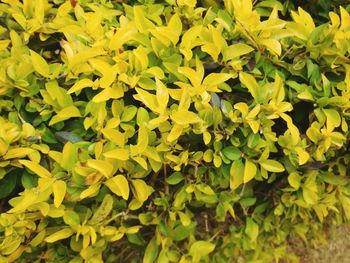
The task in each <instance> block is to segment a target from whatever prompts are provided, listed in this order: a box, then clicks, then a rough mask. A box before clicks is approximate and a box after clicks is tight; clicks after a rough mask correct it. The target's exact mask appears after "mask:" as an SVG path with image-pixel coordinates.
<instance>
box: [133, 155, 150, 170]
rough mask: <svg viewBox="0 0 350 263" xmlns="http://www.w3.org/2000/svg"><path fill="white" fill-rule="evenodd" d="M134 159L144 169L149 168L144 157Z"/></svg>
mask: <svg viewBox="0 0 350 263" xmlns="http://www.w3.org/2000/svg"><path fill="white" fill-rule="evenodd" d="M132 159H133V160H134V161H136V162H137V163H138V164H139V165H140V166H141V167H142V168H143V169H145V170H147V162H146V161H145V159H144V158H142V157H133V158H132Z"/></svg>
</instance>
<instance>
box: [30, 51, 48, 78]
mask: <svg viewBox="0 0 350 263" xmlns="http://www.w3.org/2000/svg"><path fill="white" fill-rule="evenodd" d="M30 58H31V60H32V63H33V67H34V69H35V71H36V72H38V73H39V74H40V75H42V76H43V77H48V76H49V75H50V70H49V65H48V64H47V62H46V60H45V59H44V58H43V57H42V56H40V55H39V54H38V53H36V52H35V51H33V50H30Z"/></svg>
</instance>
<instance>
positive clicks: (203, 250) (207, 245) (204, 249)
mask: <svg viewBox="0 0 350 263" xmlns="http://www.w3.org/2000/svg"><path fill="white" fill-rule="evenodd" d="M214 249H215V245H214V244H213V243H211V242H209V241H196V242H194V243H193V244H192V245H191V247H190V250H189V253H190V255H191V256H192V262H200V260H201V258H203V257H204V256H207V255H209V254H210V253H211V252H213V251H214Z"/></svg>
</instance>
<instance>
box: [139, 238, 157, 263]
mask: <svg viewBox="0 0 350 263" xmlns="http://www.w3.org/2000/svg"><path fill="white" fill-rule="evenodd" d="M158 253H159V245H158V244H157V240H156V238H155V237H153V238H152V239H151V241H150V242H149V243H148V245H147V247H146V250H145V254H144V256H143V261H142V262H143V263H153V262H154V261H155V260H156V258H157V256H158Z"/></svg>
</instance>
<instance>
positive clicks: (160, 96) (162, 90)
mask: <svg viewBox="0 0 350 263" xmlns="http://www.w3.org/2000/svg"><path fill="white" fill-rule="evenodd" d="M156 87H157V94H156V97H157V101H158V105H159V113H160V114H163V113H164V112H165V111H166V108H167V105H168V101H169V92H168V90H167V88H166V86H165V85H164V84H163V83H162V82H161V81H160V80H159V79H156Z"/></svg>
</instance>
